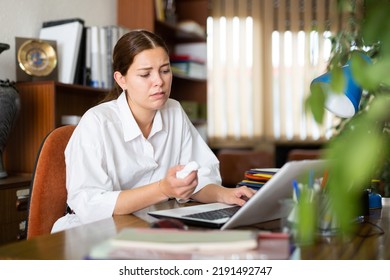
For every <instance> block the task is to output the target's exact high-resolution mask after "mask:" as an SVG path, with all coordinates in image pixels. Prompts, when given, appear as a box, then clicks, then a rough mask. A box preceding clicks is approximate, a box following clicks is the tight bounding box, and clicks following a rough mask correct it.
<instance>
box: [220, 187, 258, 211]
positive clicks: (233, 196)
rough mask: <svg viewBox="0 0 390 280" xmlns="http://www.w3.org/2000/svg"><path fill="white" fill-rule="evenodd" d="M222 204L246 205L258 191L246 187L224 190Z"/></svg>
mask: <svg viewBox="0 0 390 280" xmlns="http://www.w3.org/2000/svg"><path fill="white" fill-rule="evenodd" d="M220 192H221V193H220V202H223V203H227V204H237V205H240V206H242V205H244V203H245V202H246V201H247V200H248V199H250V198H251V197H252V196H253V195H254V194H255V193H256V191H255V190H254V189H251V188H248V187H246V186H241V187H238V188H224V187H223V188H222V189H221V191H220Z"/></svg>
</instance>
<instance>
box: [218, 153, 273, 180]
mask: <svg viewBox="0 0 390 280" xmlns="http://www.w3.org/2000/svg"><path fill="white" fill-rule="evenodd" d="M217 157H218V159H219V163H220V166H219V169H220V172H221V177H222V185H223V186H225V187H229V188H232V187H233V188H234V187H236V185H237V183H239V182H241V181H242V180H243V179H244V175H245V171H247V170H249V169H251V168H269V167H274V166H275V159H274V153H273V152H270V151H265V150H244V149H221V150H220V151H219V152H218V153H217Z"/></svg>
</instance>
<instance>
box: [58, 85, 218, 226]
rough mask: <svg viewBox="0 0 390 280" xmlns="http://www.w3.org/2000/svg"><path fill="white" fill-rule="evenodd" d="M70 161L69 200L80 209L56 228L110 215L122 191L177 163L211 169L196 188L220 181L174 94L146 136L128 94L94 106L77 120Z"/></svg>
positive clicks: (149, 180) (68, 152)
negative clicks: (137, 120) (127, 96)
mask: <svg viewBox="0 0 390 280" xmlns="http://www.w3.org/2000/svg"><path fill="white" fill-rule="evenodd" d="M65 160H66V186H67V191H68V201H67V202H68V205H69V206H70V208H71V209H72V210H73V211H74V212H75V214H68V215H66V216H65V217H62V218H60V220H59V221H57V223H56V225H55V226H54V227H53V231H58V230H61V229H64V228H68V227H72V226H75V225H78V224H83V223H88V222H92V221H96V220H100V219H103V218H108V217H111V216H112V214H113V211H114V207H115V203H116V200H117V198H118V195H119V192H120V191H121V190H125V189H132V188H137V187H139V186H143V185H146V184H149V183H152V182H156V181H158V180H160V179H162V178H163V177H165V175H166V173H167V171H168V169H169V168H170V167H172V166H174V165H177V164H187V163H188V162H190V161H196V162H198V163H199V165H200V166H201V167H202V168H207V169H208V170H210V172H199V173H198V186H197V188H196V190H195V192H196V191H198V190H200V189H201V188H203V187H204V186H206V185H207V184H211V183H214V184H221V177H220V173H219V162H218V159H217V158H216V156H215V155H214V153H213V152H212V151H211V149H210V148H209V147H208V145H207V144H206V143H205V142H204V140H203V139H202V137H201V136H200V134H199V133H198V131H197V130H196V128H195V127H194V126H193V125H192V123H191V121H190V120H189V119H188V117H187V115H186V114H185V112H184V111H183V109H182V107H181V106H180V104H179V102H177V101H176V100H173V99H168V101H167V102H166V104H165V105H164V107H163V108H162V109H160V110H158V111H157V112H156V115H155V118H154V121H153V126H152V129H151V132H150V135H149V137H148V138H147V139H145V137H144V136H143V134H142V132H141V130H140V128H139V127H138V125H137V123H136V121H135V119H134V117H133V115H132V113H131V110H130V108H129V106H128V104H127V100H126V96H125V94H124V93H122V94H121V95H120V96H119V98H118V99H117V100H113V101H110V102H106V103H102V104H100V105H97V106H95V107H93V108H91V109H90V110H88V111H87V112H86V113H85V114H84V116H83V117H82V118H81V120H80V122H79V124H78V125H77V127H76V129H75V131H74V133H73V135H72V137H71V139H70V141H69V143H68V145H67V148H66V150H65ZM207 173H208V174H207Z"/></svg>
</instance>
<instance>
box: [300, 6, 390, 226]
mask: <svg viewBox="0 0 390 280" xmlns="http://www.w3.org/2000/svg"><path fill="white" fill-rule="evenodd" d="M356 3H361V4H362V6H359V5H357V4H356ZM338 4H339V5H338V8H339V9H340V12H341V11H342V12H345V9H348V11H349V12H351V13H352V14H353V12H355V11H356V10H357V9H360V8H361V9H362V15H363V16H362V17H361V18H358V17H351V21H350V24H351V28H350V29H349V31H346V30H343V31H342V32H340V33H338V34H336V35H335V36H334V37H333V39H332V47H333V48H332V54H331V60H330V62H329V64H328V70H329V71H331V73H332V80H331V87H330V88H331V89H332V90H333V91H335V92H341V91H342V89H343V87H344V83H345V81H344V76H343V74H342V70H341V67H342V66H343V65H345V63H346V62H347V61H350V62H351V68H352V75H353V77H354V79H355V81H356V82H357V83H358V84H359V85H360V86H361V87H362V88H363V89H364V94H363V98H362V101H361V103H360V107H359V111H358V112H357V114H355V116H354V117H352V118H350V119H342V120H341V121H340V123H339V125H337V126H336V127H335V135H334V137H333V138H332V139H331V140H330V141H329V143H328V144H327V147H326V148H327V149H326V150H327V153H326V154H325V157H326V158H327V159H329V160H330V166H329V169H330V171H331V176H329V180H328V185H327V189H328V191H329V195H330V198H331V200H332V206H333V210H334V213H335V216H337V218H338V222H339V225H340V227H341V230H342V232H344V233H349V232H350V231H351V230H352V229H353V228H352V225H353V223H351V221H352V220H353V219H354V218H356V216H358V214H359V211H360V209H359V206H360V205H361V203H360V199H361V195H362V192H363V190H364V189H366V188H367V187H368V186H369V184H370V181H371V179H374V178H380V179H382V181H383V182H384V183H385V185H387V189H388V188H389V187H388V186H389V184H390V170H389V168H390V133H389V132H390V32H389V30H390V20H388V15H389V14H390V1H388V0H365V1H351V0H348V1H347V0H339V1H338ZM344 14H345V13H344ZM362 52H363V53H365V54H366V55H368V56H369V57H370V58H371V60H372V63H371V64H370V63H368V62H367V61H366V60H364V59H363V58H362V57H361V55H360V54H361V53H362ZM326 96H327V92H325V91H324V89H322V88H319V87H318V88H315V89H314V90H312V92H311V94H310V96H309V98H308V100H307V105H308V107H309V109H310V110H311V112H312V113H313V116H314V118H315V120H316V121H317V122H319V123H322V121H323V116H324V110H325V109H324V103H325V100H326ZM387 194H389V193H388V192H387Z"/></svg>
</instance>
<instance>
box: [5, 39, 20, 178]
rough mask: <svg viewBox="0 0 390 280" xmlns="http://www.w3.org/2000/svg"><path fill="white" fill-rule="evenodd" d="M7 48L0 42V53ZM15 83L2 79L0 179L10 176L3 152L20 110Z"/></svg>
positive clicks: (7, 47) (7, 46)
mask: <svg viewBox="0 0 390 280" xmlns="http://www.w3.org/2000/svg"><path fill="white" fill-rule="evenodd" d="M7 49H9V45H7V44H2V43H0V53H1V52H2V51H4V50H7ZM14 84H15V83H14V82H10V81H9V80H6V81H3V80H0V179H1V178H5V177H7V176H8V174H7V172H6V171H5V169H4V162H3V153H4V150H5V147H6V144H7V140H8V137H9V134H10V132H11V129H12V127H13V124H14V122H15V120H16V118H17V116H18V114H19V110H20V97H19V93H18V91H17V89H16V88H15V86H14Z"/></svg>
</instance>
